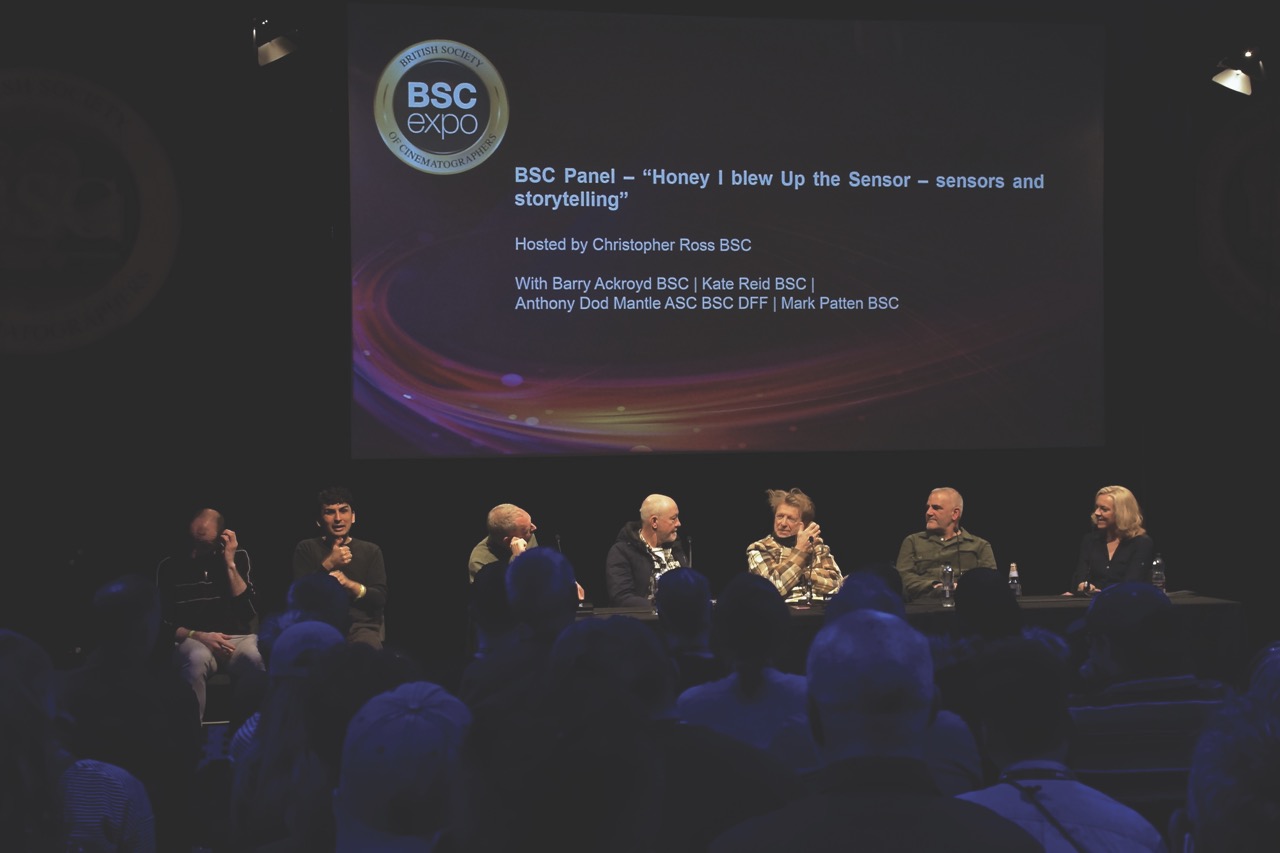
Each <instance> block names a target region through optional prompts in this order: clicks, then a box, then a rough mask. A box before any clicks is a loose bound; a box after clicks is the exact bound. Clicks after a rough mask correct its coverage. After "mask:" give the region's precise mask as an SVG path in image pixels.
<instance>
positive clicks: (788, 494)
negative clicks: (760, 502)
mask: <svg viewBox="0 0 1280 853" xmlns="http://www.w3.org/2000/svg"><path fill="white" fill-rule="evenodd" d="M765 494H766V495H768V497H769V508H770V509H772V510H773V511H774V512H777V511H778V507H781V506H787V507H791V508H793V509H794V510H796V511H797V512H798V513H799V515H800V522H801V525H802V526H803V525H807V524H811V523H812V522H813V518H814V515H815V514H816V510H815V508H814V506H813V500H812V499H810V497H809V496H808V495H806V494H805V493H804V492H802V491H800V490H799V489H790V490H783V489H765Z"/></svg>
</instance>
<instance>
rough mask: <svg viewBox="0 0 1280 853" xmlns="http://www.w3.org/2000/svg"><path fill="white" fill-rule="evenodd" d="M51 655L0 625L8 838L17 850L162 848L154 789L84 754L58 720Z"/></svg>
mask: <svg viewBox="0 0 1280 853" xmlns="http://www.w3.org/2000/svg"><path fill="white" fill-rule="evenodd" d="M55 682H56V674H55V672H54V668H53V661H52V660H51V659H50V657H49V654H48V652H46V651H45V649H44V648H43V647H42V646H40V645H39V644H38V643H36V642H35V641H33V640H31V639H30V638H28V637H26V636H24V635H22V634H18V633H16V632H14V631H9V630H4V629H0V841H3V843H4V849H6V850H15V851H24V853H25V851H32V853H39V851H46V850H48V851H54V850H92V851H96V850H103V851H105V850H111V851H118V853H153V851H155V850H157V847H156V837H155V822H154V815H153V813H152V810H151V801H150V799H149V798H148V796H147V793H146V789H145V788H144V787H143V785H142V783H141V782H139V781H138V780H137V779H136V778H135V777H134V776H133V775H132V774H130V773H129V772H128V771H126V770H124V769H123V768H121V767H118V766H116V765H113V764H109V763H105V762H101V761H94V760H90V759H79V760H77V759H76V757H75V756H74V755H73V754H72V753H71V752H70V751H69V750H68V749H67V746H66V744H65V742H64V741H63V739H62V737H61V735H60V733H59V731H58V725H57V723H56V716H57V707H56V688H55Z"/></svg>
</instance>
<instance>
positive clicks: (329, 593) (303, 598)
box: [285, 572, 351, 636]
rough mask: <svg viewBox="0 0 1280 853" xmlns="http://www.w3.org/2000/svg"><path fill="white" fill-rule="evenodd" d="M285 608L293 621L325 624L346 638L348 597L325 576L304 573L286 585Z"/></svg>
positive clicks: (345, 592)
mask: <svg viewBox="0 0 1280 853" xmlns="http://www.w3.org/2000/svg"><path fill="white" fill-rule="evenodd" d="M285 607H286V608H287V609H288V610H292V611H295V613H296V614H297V618H296V619H295V621H307V620H312V619H314V620H317V621H320V622H327V623H329V624H330V625H332V626H333V627H335V628H337V629H338V630H339V631H341V632H342V634H343V636H346V634H347V632H348V631H349V630H350V628H351V595H350V594H349V593H348V592H347V590H346V589H345V588H344V587H343V586H342V584H340V583H339V582H338V580H337V579H336V578H335V577H333V576H332V575H330V574H329V573H328V572H307V573H306V574H305V575H302V576H301V577H299V578H297V579H295V580H294V581H293V583H291V584H289V591H288V593H287V595H286V598H285Z"/></svg>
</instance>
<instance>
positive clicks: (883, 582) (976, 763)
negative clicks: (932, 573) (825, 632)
mask: <svg viewBox="0 0 1280 853" xmlns="http://www.w3.org/2000/svg"><path fill="white" fill-rule="evenodd" d="M887 568H888V569H889V571H890V572H892V575H893V578H889V577H888V576H887V575H885V574H884V573H882V572H877V571H861V570H855V571H854V572H852V573H850V574H849V575H848V576H847V577H846V578H845V582H844V584H843V585H842V586H841V587H840V591H839V592H837V593H836V594H835V596H834V597H833V598H832V599H831V600H830V601H829V602H828V603H827V609H826V613H825V615H824V620H825V621H832V620H834V619H838V618H840V617H841V616H843V615H844V614H846V613H852V612H854V611H856V610H862V609H870V610H878V611H880V612H881V613H888V614H890V615H893V616H898V617H900V618H903V619H905V618H906V606H905V604H904V602H903V599H902V594H901V591H900V590H901V583H902V582H901V580H900V579H898V570H897V569H895V568H893V566H892V565H888V566H887ZM895 579H897V580H896V582H895ZM770 751H771V752H772V753H774V754H775V755H777V756H778V757H779V758H782V759H783V760H784V761H786V762H787V763H788V765H790V766H791V767H792V768H794V769H796V770H798V771H805V770H812V769H814V768H815V767H817V766H818V764H819V760H818V750H817V746H816V745H815V744H814V742H813V735H812V730H811V728H810V726H809V720H808V717H807V716H806V717H805V718H804V719H802V720H800V721H798V722H797V721H791V722H788V723H787V724H786V726H785V727H784V729H783V731H782V733H781V734H780V735H779V736H778V737H777V738H776V739H775V740H774V742H773V744H772V745H771V746H770ZM921 754H922V756H923V758H924V760H925V762H926V763H927V764H928V765H929V770H930V772H931V773H932V774H933V779H934V782H936V783H937V785H938V789H939V790H940V791H941V792H942V793H944V794H959V793H962V792H964V791H972V790H974V789H975V788H978V787H980V786H981V785H982V781H983V776H982V758H981V755H980V754H979V752H978V744H977V740H976V738H975V737H974V735H973V733H972V731H971V730H970V729H969V726H968V724H967V723H966V722H965V721H964V719H963V718H961V717H960V716H959V715H958V714H956V713H954V712H953V711H948V710H946V709H941V708H940V709H937V710H936V712H935V714H934V715H933V718H932V720H931V721H930V723H929V728H928V730H927V731H926V732H925V743H924V747H923V749H922V751H921Z"/></svg>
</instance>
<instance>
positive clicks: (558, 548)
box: [556, 533, 564, 554]
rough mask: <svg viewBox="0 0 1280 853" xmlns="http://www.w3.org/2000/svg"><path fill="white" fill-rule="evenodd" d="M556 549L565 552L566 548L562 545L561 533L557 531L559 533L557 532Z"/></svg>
mask: <svg viewBox="0 0 1280 853" xmlns="http://www.w3.org/2000/svg"><path fill="white" fill-rule="evenodd" d="M556 550H557V551H559V552H560V553H561V554H563V553H564V549H563V548H561V547H560V534H559V533H557V534H556Z"/></svg>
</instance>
